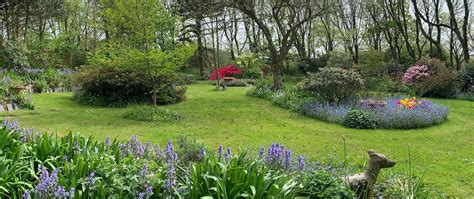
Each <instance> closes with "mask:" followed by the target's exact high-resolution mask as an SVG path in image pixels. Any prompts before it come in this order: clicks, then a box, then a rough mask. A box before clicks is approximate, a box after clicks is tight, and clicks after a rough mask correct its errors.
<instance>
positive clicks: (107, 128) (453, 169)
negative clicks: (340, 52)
mask: <svg viewBox="0 0 474 199" xmlns="http://www.w3.org/2000/svg"><path fill="white" fill-rule="evenodd" d="M212 89H213V86H211V85H209V84H207V83H199V84H195V85H191V86H189V87H188V93H187V96H188V99H187V100H186V101H184V102H182V103H179V104H175V105H170V106H166V108H168V109H171V110H175V111H178V112H179V113H180V114H181V115H182V116H183V118H182V120H180V121H179V122H176V123H145V122H138V121H133V120H127V119H124V118H123V117H122V116H123V114H124V113H125V112H127V111H128V110H129V109H130V108H99V107H91V106H83V105H78V104H76V103H75V102H73V101H71V93H62V94H37V95H34V96H33V100H34V103H35V104H36V106H37V110H35V111H17V112H11V113H0V117H2V118H9V119H16V120H18V121H19V122H20V124H21V126H22V127H25V128H30V127H34V128H35V129H37V130H40V131H43V132H44V131H48V132H57V133H58V134H61V135H63V134H65V133H67V132H69V131H73V132H80V133H81V134H83V135H87V136H89V135H92V136H94V137H96V138H98V139H105V137H107V136H110V137H116V138H118V139H127V138H129V137H130V136H131V135H138V136H139V137H140V139H141V140H146V141H150V142H155V143H160V144H162V145H164V144H165V142H166V141H167V140H168V139H169V138H171V139H173V138H176V137H177V136H178V135H187V136H190V137H193V138H196V139H197V141H198V142H201V143H204V144H206V145H207V146H208V147H215V148H217V146H218V145H219V144H222V145H224V146H231V147H233V148H236V147H240V148H249V147H250V148H254V147H255V148H256V147H259V146H262V145H269V144H270V143H272V142H279V143H284V144H285V145H287V146H288V147H290V148H291V149H293V150H294V152H296V153H303V154H305V155H307V156H309V157H311V158H313V159H328V157H329V154H331V155H332V157H334V156H337V157H339V158H341V159H342V156H343V150H342V149H343V137H344V138H345V140H346V147H347V156H348V160H349V161H350V162H352V163H359V164H361V165H362V164H363V163H364V162H365V161H366V159H367V154H366V151H367V150H368V149H374V150H376V151H377V152H381V153H384V154H386V155H388V156H389V157H390V158H391V159H394V160H396V161H397V163H398V164H397V165H396V166H395V168H393V169H390V170H399V171H407V170H408V157H409V156H408V148H410V150H411V159H412V160H411V162H412V163H411V164H412V169H413V170H414V171H416V173H418V174H419V175H421V174H424V177H423V181H424V182H425V183H426V184H427V185H428V186H429V187H430V188H435V189H439V190H440V191H442V192H444V193H447V194H449V195H455V196H461V197H472V196H473V195H474V180H473V179H474V102H469V101H461V100H435V101H436V102H438V103H441V104H444V105H446V106H448V107H449V108H450V114H449V119H448V121H447V122H446V123H444V124H442V125H438V126H433V127H430V128H423V129H415V130H382V129H377V130H356V129H348V128H344V127H342V126H339V125H336V124H330V123H326V122H322V121H318V120H315V119H312V118H309V117H305V116H302V115H299V114H296V113H292V112H290V111H289V110H286V109H282V108H279V107H276V106H274V105H272V103H271V102H269V101H266V100H261V99H255V98H251V97H247V96H245V91H246V88H229V89H228V90H226V91H224V92H216V91H212ZM387 172H388V170H387V171H382V174H384V173H387Z"/></svg>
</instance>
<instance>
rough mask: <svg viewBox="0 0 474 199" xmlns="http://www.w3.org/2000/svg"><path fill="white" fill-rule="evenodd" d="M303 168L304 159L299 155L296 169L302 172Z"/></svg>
mask: <svg viewBox="0 0 474 199" xmlns="http://www.w3.org/2000/svg"><path fill="white" fill-rule="evenodd" d="M304 166H305V162H304V158H303V156H302V155H299V156H298V167H299V168H300V170H302V171H303V170H304Z"/></svg>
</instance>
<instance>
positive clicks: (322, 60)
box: [298, 54, 329, 74]
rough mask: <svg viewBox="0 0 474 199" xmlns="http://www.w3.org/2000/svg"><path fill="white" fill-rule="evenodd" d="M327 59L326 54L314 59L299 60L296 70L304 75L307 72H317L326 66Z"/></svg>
mask: <svg viewBox="0 0 474 199" xmlns="http://www.w3.org/2000/svg"><path fill="white" fill-rule="evenodd" d="M328 59H329V55H328V54H324V55H321V56H318V57H316V58H308V59H302V60H299V63H298V70H299V71H301V72H302V73H304V74H306V73H308V72H313V73H314V72H318V70H319V69H320V68H324V67H326V65H327V62H328Z"/></svg>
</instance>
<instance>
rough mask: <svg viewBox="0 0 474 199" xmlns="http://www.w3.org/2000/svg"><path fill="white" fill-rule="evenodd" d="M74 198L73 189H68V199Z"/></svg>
mask: <svg viewBox="0 0 474 199" xmlns="http://www.w3.org/2000/svg"><path fill="white" fill-rule="evenodd" d="M73 197H74V188H72V187H71V189H69V198H73Z"/></svg>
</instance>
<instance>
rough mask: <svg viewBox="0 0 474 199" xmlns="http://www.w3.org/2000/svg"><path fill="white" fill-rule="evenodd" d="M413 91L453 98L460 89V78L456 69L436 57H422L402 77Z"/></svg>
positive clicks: (424, 94)
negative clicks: (453, 69)
mask: <svg viewBox="0 0 474 199" xmlns="http://www.w3.org/2000/svg"><path fill="white" fill-rule="evenodd" d="M402 81H403V83H405V84H407V85H409V86H410V87H411V88H412V89H413V91H414V92H415V93H416V94H417V95H419V96H424V97H442V98H453V97H454V96H455V95H456V94H457V93H458V90H459V79H458V76H457V74H456V72H455V71H451V70H449V69H447V68H446V66H445V64H444V63H443V62H442V61H440V60H438V59H434V58H422V59H420V60H419V61H418V62H417V63H416V64H414V65H413V66H411V67H410V68H408V70H407V71H406V72H405V74H404V75H403V78H402Z"/></svg>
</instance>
